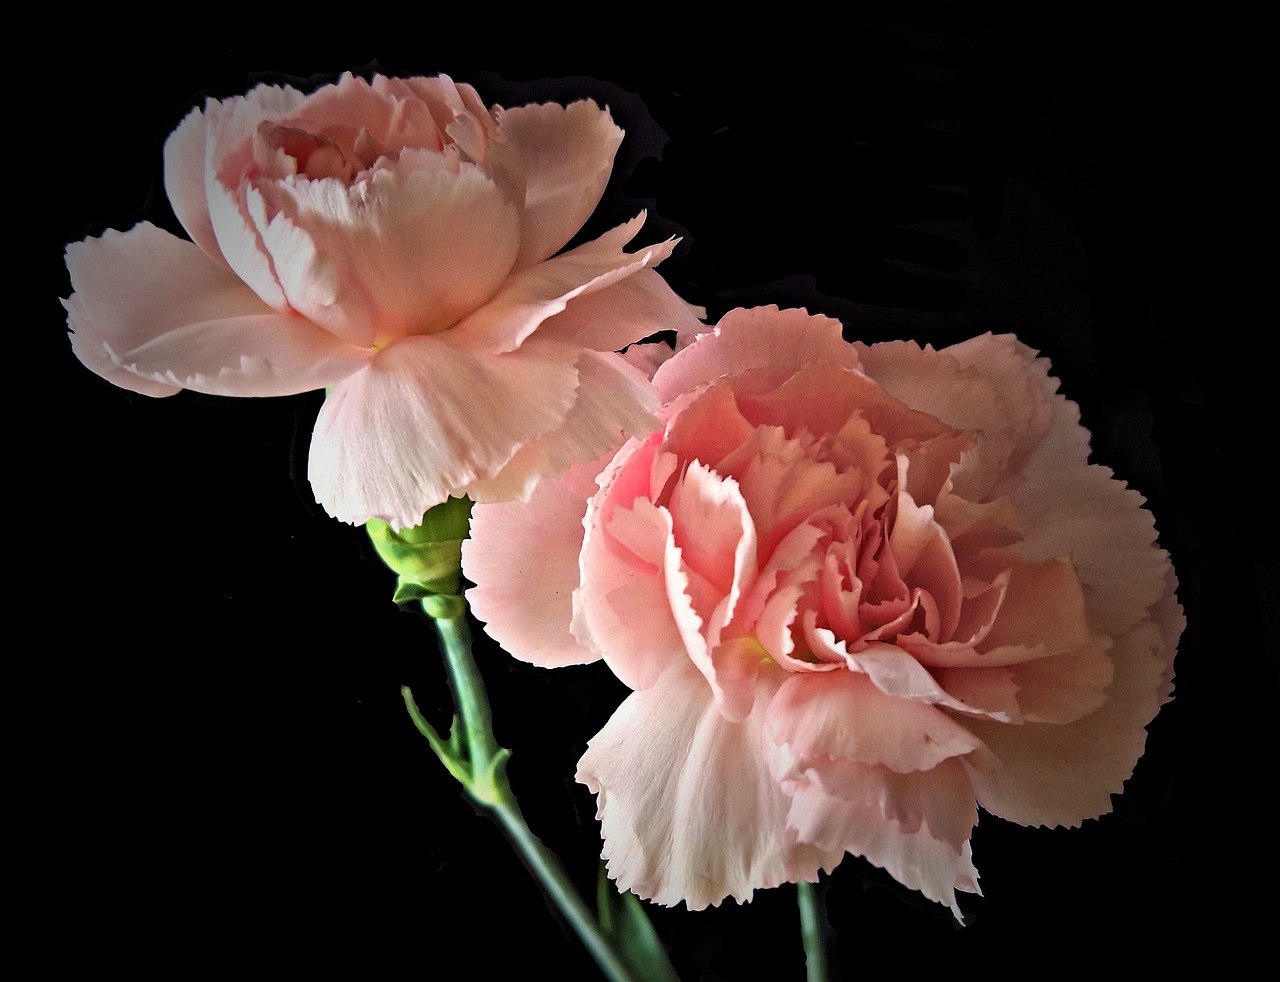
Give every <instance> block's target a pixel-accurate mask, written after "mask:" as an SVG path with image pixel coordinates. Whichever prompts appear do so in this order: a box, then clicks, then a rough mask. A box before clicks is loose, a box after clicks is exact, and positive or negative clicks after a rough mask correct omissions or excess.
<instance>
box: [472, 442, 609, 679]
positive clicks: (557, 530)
mask: <svg viewBox="0 0 1280 982" xmlns="http://www.w3.org/2000/svg"><path fill="white" fill-rule="evenodd" d="M599 469H600V462H599V461H590V462H588V463H585V464H576V465H574V466H573V467H570V468H569V469H568V470H566V471H565V473H564V475H563V476H562V477H561V478H560V479H559V480H554V481H542V482H541V483H540V484H538V486H537V487H536V488H535V489H534V491H533V493H532V494H531V495H530V496H529V499H528V501H526V502H514V503H504V504H493V505H479V506H476V507H475V508H474V509H472V513H471V537H470V538H469V539H467V540H466V541H465V542H463V544H462V571H463V573H464V574H465V575H466V577H467V579H469V580H471V581H472V582H474V583H475V584H476V585H475V586H473V587H472V588H471V589H470V590H468V591H467V600H468V601H469V603H470V604H471V610H472V613H474V614H475V615H476V617H477V618H479V619H480V620H481V621H483V622H485V632H486V633H487V634H488V635H489V636H490V637H491V638H493V639H494V640H495V641H497V642H498V643H499V644H501V645H502V647H503V648H505V649H506V650H507V651H508V652H510V653H511V654H512V655H513V656H514V657H516V658H519V659H520V660H522V661H527V662H531V663H532V664H534V665H541V666H543V667H545V668H557V667H559V666H562V665H580V664H585V663H587V662H592V661H595V660H596V659H598V658H599V657H600V656H599V654H598V653H597V652H593V651H590V650H588V649H587V648H584V647H583V646H582V645H581V644H579V643H578V641H577V640H576V639H575V638H574V637H573V635H572V634H571V633H570V631H569V624H570V622H571V620H572V618H573V591H574V590H576V589H577V588H578V553H579V552H580V551H581V549H582V516H583V514H584V513H585V512H586V510H587V501H588V500H589V499H590V498H591V496H592V495H593V494H594V493H595V490H596V484H595V476H596V472H597V471H598V470H599Z"/></svg>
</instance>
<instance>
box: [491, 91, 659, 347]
mask: <svg viewBox="0 0 1280 982" xmlns="http://www.w3.org/2000/svg"><path fill="white" fill-rule="evenodd" d="M621 143H622V130H621V129H619V128H618V126H617V125H616V124H615V123H614V122H613V118H612V117H611V116H610V115H609V112H608V110H607V109H601V108H600V107H599V106H597V105H596V104H595V103H594V102H589V101H585V100H583V101H579V102H574V103H571V104H570V105H568V106H560V105H556V104H554V103H547V104H543V105H532V106H520V107H518V108H515V109H508V110H506V111H504V112H503V113H502V115H501V118H500V120H499V125H498V131H497V134H496V135H495V137H494V139H493V142H492V143H491V144H490V146H489V161H490V164H491V165H492V166H494V167H507V168H508V169H510V170H513V171H518V172H519V173H520V175H521V177H522V178H523V183H524V187H525V199H524V208H523V211H522V221H521V235H520V254H519V256H518V257H517V259H516V262H515V267H516V268H517V269H523V268H525V267H526V266H531V265H533V264H534V263H537V262H540V261H541V260H543V259H546V258H547V257H548V256H550V255H552V254H553V253H554V252H556V250H558V249H560V248H561V247H562V246H564V244H565V243H566V242H568V241H569V239H571V238H572V237H573V235H574V233H575V232H577V231H578V229H580V228H581V227H582V224H583V222H585V221H586V220H587V219H588V218H589V217H590V216H591V213H592V212H593V211H594V210H595V207H596V205H597V204H599V202H600V196H601V195H602V194H603V193H604V188H605V185H606V184H607V183H608V181H609V174H610V173H611V172H612V170H613V158H614V156H615V155H616V154H617V152H618V147H619V146H620V145H621ZM650 333H652V332H650ZM641 336H643V335H641ZM633 340H635V339H633ZM613 347H621V345H614V346H613Z"/></svg>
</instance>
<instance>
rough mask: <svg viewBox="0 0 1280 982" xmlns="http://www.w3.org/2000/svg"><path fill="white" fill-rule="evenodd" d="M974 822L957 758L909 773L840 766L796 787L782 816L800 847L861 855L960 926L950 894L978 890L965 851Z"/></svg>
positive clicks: (969, 789) (974, 811) (969, 791)
mask: <svg viewBox="0 0 1280 982" xmlns="http://www.w3.org/2000/svg"><path fill="white" fill-rule="evenodd" d="M824 778H825V779H824ZM828 781H829V782H830V785H828V783H827V782H828ZM977 820H978V813H977V809H976V808H975V807H974V801H973V788H972V787H971V786H970V784H969V781H968V779H967V778H966V776H965V772H964V770H963V768H962V767H961V765H960V763H959V762H957V761H955V760H948V761H944V762H943V763H942V764H940V765H939V766H937V767H935V768H933V769H932V770H928V771H913V772H911V773H909V774H895V773H893V772H892V771H889V770H887V769H885V768H883V767H868V766H866V765H859V764H844V765H843V766H842V767H840V768H832V773H829V774H827V775H825V776H824V777H818V776H817V775H812V776H811V778H810V779H809V780H806V781H802V782H799V783H798V784H797V785H796V787H795V788H794V789H793V791H792V805H791V811H790V813H789V814H788V816H787V824H788V826H789V827H790V828H792V829H794V830H795V831H796V835H797V836H798V838H799V840H800V841H801V842H810V843H813V844H814V845H815V846H817V847H818V848H820V849H824V850H825V849H841V850H844V851H846V852H851V853H853V854H855V855H858V856H863V857H864V858H866V859H867V860H869V861H870V862H872V863H874V864H875V865H876V866H879V867H880V868H881V869H883V870H886V871H887V872H888V873H889V874H890V875H892V876H893V878H894V879H895V880H897V881H898V882H899V883H902V884H903V885H905V886H908V887H910V888H911V889H913V890H919V891H920V892H921V893H922V894H924V895H925V896H926V897H928V898H929V899H930V900H936V901H937V902H938V903H941V904H945V905H946V906H947V907H949V908H951V911H952V913H954V914H955V915H956V920H958V921H960V922H961V923H963V922H964V918H963V917H962V916H961V913H960V905H959V904H958V903H957V901H956V895H955V891H957V890H963V891H966V892H969V893H981V892H982V891H981V890H979V889H978V871H977V870H976V869H975V868H974V865H973V856H972V852H971V850H970V846H969V833H970V830H971V829H972V828H973V826H974V825H975V824H976V823H977Z"/></svg>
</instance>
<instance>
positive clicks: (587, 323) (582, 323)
mask: <svg viewBox="0 0 1280 982" xmlns="http://www.w3.org/2000/svg"><path fill="white" fill-rule="evenodd" d="M660 255H661V254H660V253H655V254H654V257H653V258H651V259H650V260H649V265H648V266H646V267H645V268H644V269H637V270H635V272H633V273H631V275H629V276H627V277H626V278H625V279H621V280H617V281H615V282H612V283H609V284H608V285H607V286H605V287H603V288H602V289H599V290H595V291H592V292H589V293H581V294H579V295H578V296H576V297H574V298H573V300H572V301H571V302H570V303H569V305H568V306H567V307H565V309H564V310H563V311H561V312H560V313H558V314H556V315H555V316H553V317H549V318H548V319H547V320H546V321H544V322H543V323H542V325H541V326H540V327H539V328H538V337H541V338H563V339H564V340H566V341H573V342H574V343H576V344H581V345H584V346H585V347H588V348H595V349H596V350H597V351H617V350H618V349H620V348H626V347H627V345H631V344H632V342H634V341H638V340H640V339H641V338H646V337H648V336H649V335H651V334H656V333H658V332H659V331H675V332H676V333H677V334H682V335H685V336H687V337H689V338H692V337H693V335H694V333H696V332H698V331H701V330H703V329H704V328H705V327H706V325H705V324H703V323H702V321H701V319H700V318H703V317H705V316H706V311H705V310H703V309H702V308H701V307H694V306H691V305H690V304H687V303H685V302H684V301H683V300H681V299H680V298H679V297H678V296H676V293H675V291H674V290H672V289H671V287H670V286H668V285H667V281H666V280H664V279H663V278H662V276H661V274H659V273H657V272H655V271H654V269H653V267H654V266H656V265H657V264H658V258H659V257H660ZM637 347H639V346H638V345H632V348H630V349H628V350H629V351H633V350H634V349H635V348H637ZM647 347H650V348H655V349H656V348H657V347H658V346H656V345H649V346H647ZM661 348H662V349H664V350H655V351H653V352H651V353H652V354H653V355H654V356H655V357H657V358H661V359H663V360H665V359H666V358H667V357H669V356H670V355H671V353H672V352H671V349H670V348H669V347H667V346H666V345H662V346H661ZM636 354H639V352H636ZM653 367H654V368H656V367H657V365H656V364H654V366H653ZM649 376H650V377H651V378H652V376H653V371H652V370H650V372H649Z"/></svg>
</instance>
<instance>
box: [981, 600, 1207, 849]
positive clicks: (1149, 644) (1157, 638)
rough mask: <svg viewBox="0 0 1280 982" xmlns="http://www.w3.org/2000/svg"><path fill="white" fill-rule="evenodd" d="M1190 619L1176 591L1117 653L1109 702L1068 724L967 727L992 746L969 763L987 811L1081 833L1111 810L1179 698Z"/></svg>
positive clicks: (1113, 657) (1121, 642)
mask: <svg viewBox="0 0 1280 982" xmlns="http://www.w3.org/2000/svg"><path fill="white" fill-rule="evenodd" d="M1182 626H1183V619H1182V612H1181V610H1180V608H1178V606H1177V604H1176V603H1175V602H1174V601H1173V597H1172V586H1171V585H1170V589H1169V593H1168V594H1166V597H1165V599H1164V600H1163V601H1162V602H1161V604H1160V605H1159V607H1158V608H1157V610H1156V618H1155V619H1154V620H1151V621H1145V622H1143V623H1142V624H1140V625H1138V626H1137V627H1136V628H1134V629H1133V630H1132V631H1130V632H1129V633H1128V634H1126V635H1124V636H1123V637H1121V638H1119V639H1118V640H1117V641H1116V643H1115V645H1114V646H1113V647H1112V648H1111V651H1110V657H1111V662H1112V664H1113V665H1114V666H1115V678H1114V680H1113V681H1112V683H1111V686H1110V687H1109V688H1108V690H1107V696H1108V698H1107V701H1106V702H1105V703H1103V705H1102V706H1101V707H1100V708H1099V709H1097V710H1096V711H1094V712H1092V713H1090V714H1089V715H1087V716H1084V717H1082V718H1080V719H1077V720H1075V721H1074V722H1071V723H1067V724H1053V723H1026V724H1024V725H1022V726H1002V725H1000V724H998V723H991V722H988V721H986V720H981V719H976V718H971V719H965V720H964V721H963V722H964V726H965V727H966V728H968V729H970V730H972V731H973V733H974V735H976V736H977V737H978V738H979V739H981V740H982V741H983V743H984V745H985V749H983V750H979V751H977V752H975V753H974V754H972V755H970V757H968V758H967V759H966V766H967V767H968V770H969V776H970V778H971V780H972V781H973V786H974V789H975V790H976V791H977V794H978V801H979V802H980V803H981V805H982V807H983V808H985V809H986V810H987V811H989V812H991V813H992V814H994V815H999V816H1000V817H1001V818H1007V819H1009V820H1010V821H1013V822H1019V823H1021V824H1023V825H1067V826H1072V827H1074V826H1077V825H1079V824H1080V823H1081V821H1082V820H1084V819H1086V818H1095V817H1097V816H1098V815H1102V814H1105V813H1106V812H1109V811H1110V810H1111V795H1112V794H1119V793H1120V791H1121V789H1122V788H1123V786H1124V782H1125V781H1126V780H1127V779H1128V777H1129V775H1130V774H1131V773H1132V772H1133V767H1134V764H1135V763H1136V762H1137V760H1138V758H1139V757H1141V756H1142V751H1143V747H1144V745H1145V743H1146V730H1145V724H1146V723H1147V721H1148V720H1150V719H1152V718H1154V716H1155V715H1156V711H1157V710H1158V709H1159V708H1160V706H1161V705H1163V704H1164V703H1165V702H1167V701H1168V699H1169V697H1170V695H1171V693H1172V684H1171V679H1172V674H1173V669H1172V664H1173V651H1174V646H1175V644H1176V641H1177V638H1178V635H1179V634H1180V633H1181V631H1182Z"/></svg>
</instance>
